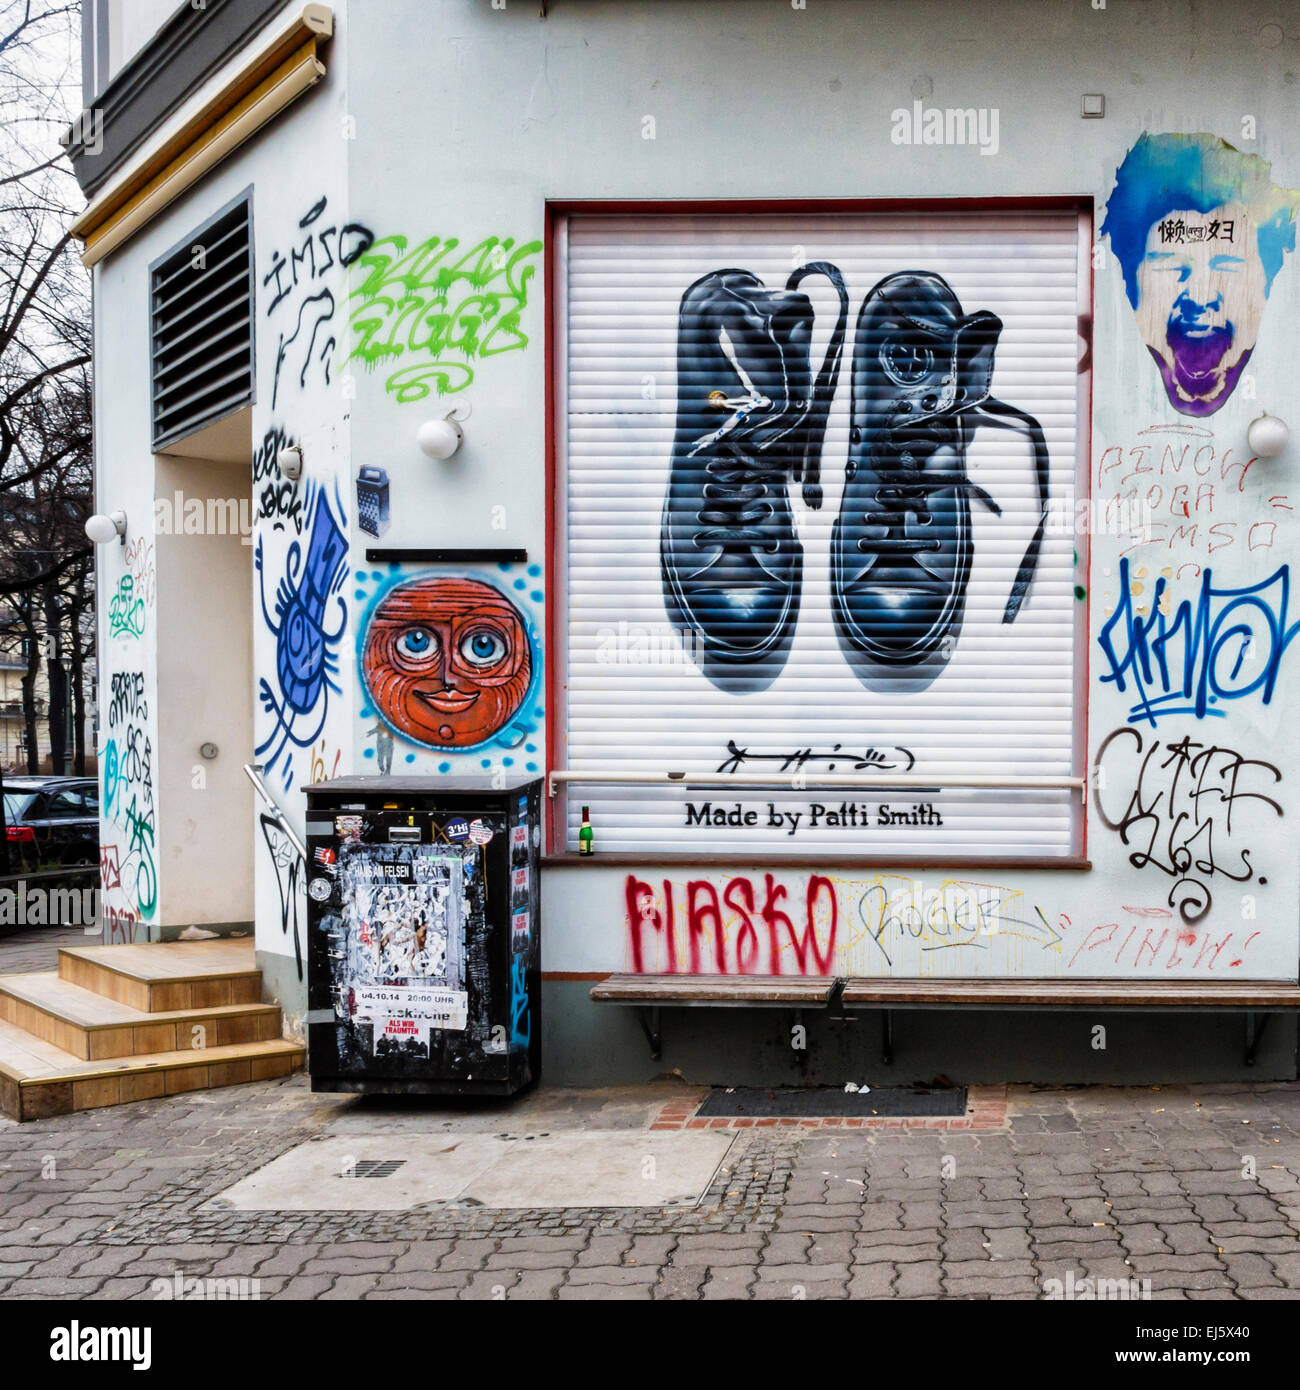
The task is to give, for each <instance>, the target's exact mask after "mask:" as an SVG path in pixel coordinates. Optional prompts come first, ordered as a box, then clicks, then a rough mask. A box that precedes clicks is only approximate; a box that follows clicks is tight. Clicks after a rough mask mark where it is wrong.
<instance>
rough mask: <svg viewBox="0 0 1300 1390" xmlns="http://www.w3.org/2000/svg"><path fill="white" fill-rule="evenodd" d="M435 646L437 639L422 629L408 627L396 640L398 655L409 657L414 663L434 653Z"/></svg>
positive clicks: (425, 629)
mask: <svg viewBox="0 0 1300 1390" xmlns="http://www.w3.org/2000/svg"><path fill="white" fill-rule="evenodd" d="M437 646H438V643H437V639H436V638H435V637H434V635H433V633H431V632H430V631H429V630H428V629H427V628H423V627H408V628H407V629H406V631H405V632H404V633H402V635H401V636H400V637H399V638H398V639H397V653H398V655H399V656H407V657H411V658H412V659H413V660H416V661H421V660H423V659H424V658H425V657H426V656H428V655H430V653H432V652H434V651H436V650H437Z"/></svg>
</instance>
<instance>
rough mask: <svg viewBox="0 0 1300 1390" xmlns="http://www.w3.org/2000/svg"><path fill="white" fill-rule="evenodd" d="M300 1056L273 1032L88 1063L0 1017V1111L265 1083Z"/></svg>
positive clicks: (20, 1115) (56, 1111) (92, 1105)
mask: <svg viewBox="0 0 1300 1390" xmlns="http://www.w3.org/2000/svg"><path fill="white" fill-rule="evenodd" d="M110 949H111V948H110ZM303 1056H304V1049H303V1048H302V1047H301V1046H300V1045H299V1044H297V1043H293V1042H288V1041H287V1040H285V1039H283V1038H276V1039H272V1040H268V1041H265V1042H250V1043H235V1044H232V1045H230V1046H226V1047H208V1048H204V1049H202V1050H190V1051H185V1052H154V1053H150V1054H149V1055H147V1056H143V1057H127V1058H121V1057H119V1058H107V1059H105V1060H103V1061H98V1062H91V1061H87V1060H85V1059H83V1058H80V1057H74V1056H73V1055H72V1054H71V1053H70V1052H65V1051H63V1049H62V1048H58V1047H55V1046H54V1045H53V1044H51V1043H48V1042H45V1041H44V1040H42V1039H41V1038H38V1037H35V1036H34V1035H33V1034H31V1033H28V1032H25V1031H24V1030H23V1029H21V1028H18V1027H16V1026H15V1025H14V1024H12V1023H5V1022H2V1021H0V1110H3V1111H4V1113H5V1114H7V1115H11V1116H12V1117H13V1118H14V1119H16V1120H36V1119H41V1118H43V1117H45V1116H48V1115H67V1114H70V1113H71V1112H72V1111H74V1110H94V1109H97V1108H98V1107H100V1106H105V1105H122V1104H126V1103H127V1102H129V1101H133V1100H152V1099H156V1098H157V1097H159V1096H171V1095H178V1094H179V1093H180V1092H182V1091H201V1090H206V1089H208V1088H211V1087H216V1086H234V1085H237V1084H238V1083H239V1082H241V1081H265V1080H268V1079H269V1078H271V1077H276V1076H288V1075H289V1074H290V1072H293V1071H297V1070H298V1068H299V1067H301V1066H302V1064H303Z"/></svg>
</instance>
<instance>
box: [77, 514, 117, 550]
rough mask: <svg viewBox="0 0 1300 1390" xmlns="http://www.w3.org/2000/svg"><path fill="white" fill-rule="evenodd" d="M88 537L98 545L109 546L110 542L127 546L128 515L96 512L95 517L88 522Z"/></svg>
mask: <svg viewBox="0 0 1300 1390" xmlns="http://www.w3.org/2000/svg"><path fill="white" fill-rule="evenodd" d="M86 535H88V536H89V537H90V539H91V540H92V541H94V542H95V544H96V545H107V544H108V543H109V541H121V543H122V544H123V545H125V544H126V513H125V512H96V513H95V515H94V516H92V517H91V518H90V520H89V521H87V522H86Z"/></svg>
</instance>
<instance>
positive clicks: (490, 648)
mask: <svg viewBox="0 0 1300 1390" xmlns="http://www.w3.org/2000/svg"><path fill="white" fill-rule="evenodd" d="M460 654H461V656H463V657H464V658H465V660H466V661H468V662H469V663H470V665H471V666H495V665H496V663H497V662H498V661H500V660H501V658H502V657H503V656H505V654H506V644H505V641H504V639H503V638H502V637H501V635H500V634H499V633H496V632H492V631H490V630H489V629H487V628H482V627H480V628H476V629H475V630H474V631H473V632H470V633H467V634H466V635H465V636H464V637H463V638H461V643H460Z"/></svg>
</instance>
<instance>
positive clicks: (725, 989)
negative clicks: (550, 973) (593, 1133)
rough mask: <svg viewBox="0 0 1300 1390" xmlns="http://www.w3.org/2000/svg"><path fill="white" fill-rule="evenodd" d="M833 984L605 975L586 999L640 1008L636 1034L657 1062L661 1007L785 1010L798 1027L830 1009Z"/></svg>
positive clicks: (802, 979)
mask: <svg viewBox="0 0 1300 1390" xmlns="http://www.w3.org/2000/svg"><path fill="white" fill-rule="evenodd" d="M836 983H837V982H836V981H835V980H833V979H831V978H830V977H829V976H814V977H812V978H809V977H807V976H804V975H610V976H609V977H608V978H607V979H604V980H602V981H601V982H600V983H599V984H598V985H594V986H593V987H592V990H591V997H592V998H593V999H595V1000H598V1001H599V1002H601V1003H605V1004H635V1005H637V1006H639V1012H638V1019H639V1021H640V1024H641V1031H642V1032H643V1033H644V1034H645V1036H646V1041H647V1042H648V1043H649V1044H650V1055H651V1057H653V1058H654V1059H655V1060H656V1061H658V1059H659V1056H660V1054H661V1052H662V1051H663V1045H662V1044H663V1031H662V1025H661V1022H660V1010H661V1009H663V1008H664V1007H669V1008H674V1009H681V1008H697V1009H698V1008H708V1009H737V1008H751V1009H753V1008H757V1009H789V1010H791V1012H792V1013H793V1014H794V1022H795V1023H796V1024H797V1023H798V1022H799V1021H800V1015H801V1014H802V1012H803V1010H804V1009H824V1008H825V1007H826V1006H827V1004H829V1003H830V999H831V995H832V994H833V993H834V991H835V986H836Z"/></svg>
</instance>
